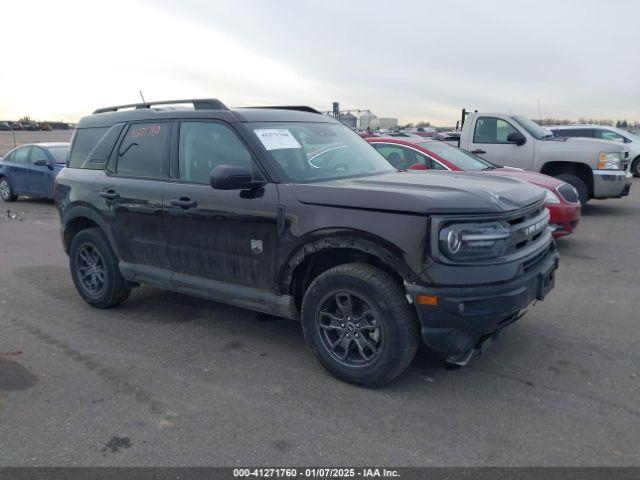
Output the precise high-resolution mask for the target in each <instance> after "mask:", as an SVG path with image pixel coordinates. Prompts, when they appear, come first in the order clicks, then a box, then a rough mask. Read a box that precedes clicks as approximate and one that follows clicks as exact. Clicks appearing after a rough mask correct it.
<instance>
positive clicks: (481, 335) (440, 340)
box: [405, 244, 559, 365]
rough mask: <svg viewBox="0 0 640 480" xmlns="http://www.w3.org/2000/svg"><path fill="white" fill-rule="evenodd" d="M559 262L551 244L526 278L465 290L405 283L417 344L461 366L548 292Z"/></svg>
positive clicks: (523, 276)
mask: <svg viewBox="0 0 640 480" xmlns="http://www.w3.org/2000/svg"><path fill="white" fill-rule="evenodd" d="M558 261H559V257H558V253H557V252H556V250H555V247H554V246H553V244H552V245H551V247H550V249H549V251H548V252H546V253H545V255H544V256H542V258H540V259H539V260H538V261H537V262H536V263H535V264H534V265H532V266H530V267H529V268H528V270H527V271H526V272H525V273H523V274H521V275H519V276H518V277H516V278H514V279H513V280H510V281H507V282H503V283H498V284H492V285H479V286H465V287H433V286H428V285H419V284H409V283H407V284H405V287H406V290H407V294H408V296H409V298H410V300H411V302H412V303H413V305H414V306H415V308H416V312H417V314H418V319H419V321H420V327H421V334H422V340H423V341H424V343H425V344H426V346H427V347H429V348H430V349H432V350H434V351H435V352H437V353H439V354H441V355H443V356H444V357H446V358H447V359H448V360H449V362H450V363H455V364H459V365H464V364H466V363H467V361H468V360H469V358H470V357H471V355H472V354H473V353H474V352H475V351H477V350H483V349H484V348H486V347H487V346H488V344H489V343H490V342H491V341H492V340H493V338H494V337H495V335H497V334H498V333H499V332H500V331H501V330H502V329H504V328H505V327H506V326H507V325H510V324H511V323H513V322H515V321H516V320H518V319H519V318H520V317H521V316H522V314H521V312H522V310H524V309H525V308H526V307H528V306H529V305H530V304H531V303H532V302H533V301H535V300H542V299H543V298H544V297H545V296H546V295H547V293H549V291H551V289H553V287H554V285H555V271H556V269H557V268H558Z"/></svg>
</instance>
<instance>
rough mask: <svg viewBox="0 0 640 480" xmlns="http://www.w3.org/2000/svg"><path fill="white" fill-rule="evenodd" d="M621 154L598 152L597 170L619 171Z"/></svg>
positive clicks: (622, 154)
mask: <svg viewBox="0 0 640 480" xmlns="http://www.w3.org/2000/svg"><path fill="white" fill-rule="evenodd" d="M623 156H624V153H623V152H600V155H599V157H598V169H599V170H620V165H621V162H622V158H623Z"/></svg>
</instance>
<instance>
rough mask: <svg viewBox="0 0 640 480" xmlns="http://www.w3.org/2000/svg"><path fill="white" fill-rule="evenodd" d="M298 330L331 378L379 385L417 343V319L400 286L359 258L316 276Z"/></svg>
mask: <svg viewBox="0 0 640 480" xmlns="http://www.w3.org/2000/svg"><path fill="white" fill-rule="evenodd" d="M302 330H303V333H304V337H305V340H306V341H307V344H308V345H309V348H310V349H311V351H312V352H313V354H314V355H315V357H316V359H317V360H318V361H319V362H320V363H321V364H322V366H324V367H325V368H326V369H327V370H328V371H329V372H330V373H331V374H332V375H334V376H335V377H337V378H339V379H341V380H344V381H347V382H350V383H355V384H359V385H365V386H380V385H384V384H387V383H389V382H391V381H392V380H394V379H395V378H396V377H397V376H398V375H400V374H401V373H402V372H403V371H404V370H405V369H406V368H407V366H408V365H409V363H411V360H413V357H414V356H415V353H416V350H417V348H418V338H419V334H418V323H417V319H416V315H415V312H414V311H413V309H412V307H411V306H410V305H409V303H408V302H407V300H406V297H405V292H404V290H403V288H402V286H401V285H400V284H399V283H398V281H397V280H395V279H394V278H393V277H392V276H391V275H389V274H388V273H387V272H385V271H383V270H381V269H379V268H376V267H373V266H371V265H367V264H362V263H349V264H345V265H339V266H337V267H333V268H331V269H329V270H327V271H326V272H324V273H322V274H321V275H319V276H318V277H317V278H316V279H315V280H314V281H313V282H312V283H311V285H310V286H309V288H308V289H307V291H306V293H305V296H304V299H303V302H302Z"/></svg>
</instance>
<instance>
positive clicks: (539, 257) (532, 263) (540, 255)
mask: <svg viewBox="0 0 640 480" xmlns="http://www.w3.org/2000/svg"><path fill="white" fill-rule="evenodd" d="M549 250H551V246H549V247H547V248H545V249H544V250H542V251H541V252H540V253H538V254H537V255H535V256H534V257H532V258H530V259H528V260H527V261H526V262H524V263H523V264H522V269H523V270H524V272H525V273H526V272H528V271H529V270H531V269H532V268H533V267H535V266H536V265H537V264H538V262H539V261H540V260H542V259H543V258H544V256H545V255H546V254H547V253H549Z"/></svg>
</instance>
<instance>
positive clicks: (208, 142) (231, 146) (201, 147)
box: [178, 122, 262, 184]
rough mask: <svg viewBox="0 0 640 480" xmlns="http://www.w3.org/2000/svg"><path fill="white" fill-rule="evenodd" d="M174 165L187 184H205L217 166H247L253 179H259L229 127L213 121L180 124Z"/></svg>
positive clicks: (251, 161) (250, 158)
mask: <svg viewBox="0 0 640 480" xmlns="http://www.w3.org/2000/svg"><path fill="white" fill-rule="evenodd" d="M178 165H179V172H180V179H181V180H185V181H187V182H193V183H205V184H208V183H209V181H210V175H211V171H212V170H213V169H214V168H215V167H217V166H218V165H240V166H244V167H247V168H248V169H249V170H250V171H252V173H253V178H254V180H262V175H261V174H260V172H259V170H258V169H257V168H255V164H254V163H253V159H252V157H251V153H250V152H249V150H247V148H246V147H245V146H244V144H243V143H242V142H241V141H240V139H239V138H238V137H237V136H236V134H235V133H234V132H233V131H232V130H231V129H230V128H229V127H227V126H225V125H222V124H220V123H215V122H183V123H181V124H180V144H179V149H178Z"/></svg>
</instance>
